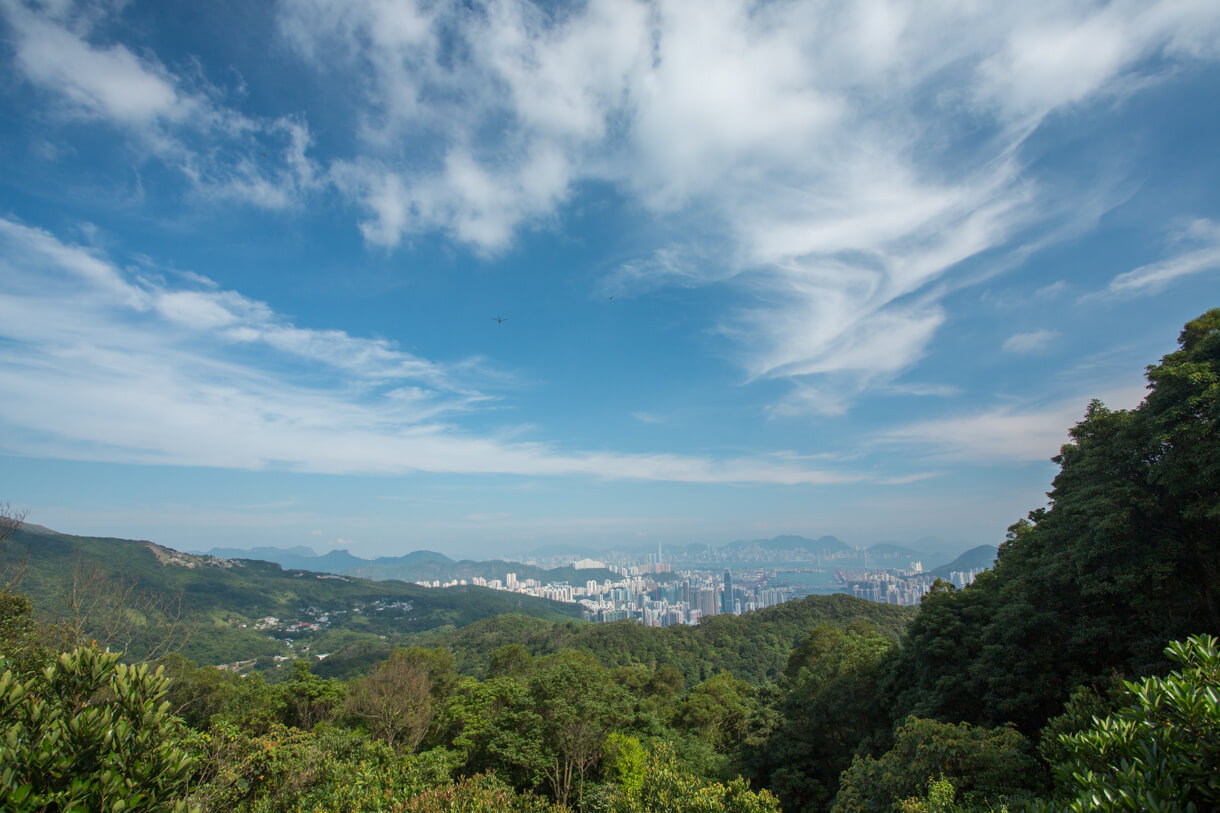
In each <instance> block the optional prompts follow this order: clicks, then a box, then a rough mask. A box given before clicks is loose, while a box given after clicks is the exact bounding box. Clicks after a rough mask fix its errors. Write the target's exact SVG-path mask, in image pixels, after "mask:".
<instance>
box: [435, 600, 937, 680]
mask: <svg viewBox="0 0 1220 813" xmlns="http://www.w3.org/2000/svg"><path fill="white" fill-rule="evenodd" d="M916 611H917V610H916V608H914V607H898V606H893V605H888V604H877V603H875V602H871V601H865V600H864V599H858V598H855V597H853V596H846V595H842V594H837V595H830V596H808V597H806V598H803V599H799V600H795V601H788V602H784V603H783V604H779V605H776V606H774V607H767V608H765V609H762V610H758V611H756V612H752V613H746V614H745V615H741V616H734V615H714V616H710V617H708V618H706V619H704V620H703V622H702V623H701V624H699V626H697V627H692V626H686V625H677V626H672V627H666V628H664V629H655V628H649V627H644V626H641V625H640V624H638V623H636V622H634V621H619V622H615V623H612V624H594V625H590V624H573V623H562V622H561V623H552V622H548V621H544V620H542V619H538V618H529V617H525V616H519V615H507V616H499V617H496V618H487V619H484V620H482V621H477V622H475V623H473V624H471V625H469V626H467V627H464V628H462V629H459V630H446V631H438V632H437V633H435V634H432V635H429V636H423V637H421V638H420V639H419V640H420V642H421V643H427V644H428V645H430V646H444V647H446V648H447V649H449V650H451V651H452V652H453V653H454V656H455V658H456V659H457V666H458V669H459V671H461V672H465V673H466V674H471V675H475V676H477V677H483V676H485V675H486V674H487V671H488V664H489V659H490V658H491V657H492V656H493V654H494V653H495V652H496V651H497V650H498V649H500V648H501V647H505V646H510V645H514V644H515V645H520V646H521V647H522V648H523V650H524V651H525V652H527V653H528V654H529V655H531V656H534V657H538V656H543V655H551V654H555V653H557V652H561V651H564V650H571V649H575V650H581V651H584V652H588V653H590V654H592V655H593V656H594V657H596V658H597V660H598V661H599V662H600V663H601V664H602V665H603V666H607V667H620V666H640V667H644V668H646V669H648V670H652V671H656V670H658V669H662V668H664V667H670V668H672V669H676V670H677V671H678V672H680V673H681V674H682V677H683V678H684V679H685V680H686V683H687V685H694V684H696V683H699V682H700V681H703V680H707V679H708V678H710V677H712V676H714V675H717V674H719V673H721V672H730V673H732V674H733V676H734V677H737V678H739V679H741V680H745V681H748V682H750V683H760V682H762V681H764V680H766V679H769V678H776V677H778V676H779V675H780V674H781V673H782V672H783V671H784V668H785V666H786V665H787V663H788V657H789V655H790V654H791V652H792V650H793V648H795V647H796V646H797V644H799V643H800V642H801V641H803V640H804V639H805V638H807V637H808V636H809V635H810V633H812V632H813V631H814V630H815V629H817V628H818V627H819V626H820V625H822V624H831V625H834V626H836V627H849V628H851V627H859V628H861V629H863V628H864V627H861V626H860V625H864V626H870V625H871V626H872V627H875V628H877V629H879V630H880V631H881V632H882V633H883V634H885V635H886V636H887V637H889V638H890V639H892V640H897V639H898V638H899V636H901V634H902V632H903V630H904V629H905V628H906V625H907V624H908V623H909V622H910V620H911V619H912V618H913V617H914V616H915V613H916Z"/></svg>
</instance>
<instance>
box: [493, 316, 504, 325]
mask: <svg viewBox="0 0 1220 813" xmlns="http://www.w3.org/2000/svg"><path fill="white" fill-rule="evenodd" d="M491 318H492V319H495V320H496V324H497V325H501V324H504V323H505V322H507V321H508V317H507V316H493V317H491Z"/></svg>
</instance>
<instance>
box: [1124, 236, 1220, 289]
mask: <svg viewBox="0 0 1220 813" xmlns="http://www.w3.org/2000/svg"><path fill="white" fill-rule="evenodd" d="M1173 245H1174V247H1175V248H1178V249H1179V251H1178V253H1176V254H1174V255H1173V256H1171V257H1169V258H1167V259H1164V260H1161V261H1159V262H1155V263H1149V264H1148V265H1141V266H1140V267H1139V268H1135V269H1132V270H1131V271H1127V272H1124V273H1122V274H1119V275H1118V276H1116V277H1115V278H1114V279H1112V280H1110V285H1109V287H1107V288H1106V293H1108V294H1113V295H1117V296H1129V295H1134V294H1140V293H1145V292H1149V291H1157V290H1160V289H1162V288H1164V287H1165V286H1167V285H1169V284H1170V283H1172V282H1173V281H1174V280H1176V279H1179V278H1181V277H1185V276H1190V275H1193V274H1201V273H1205V272H1207V271H1216V270H1220V223H1216V222H1215V221H1212V220H1207V219H1199V220H1195V221H1194V222H1192V223H1190V224H1189V225H1188V226H1186V227H1185V228H1184V229H1181V230H1180V231H1179V232H1178V233H1177V234H1175V235H1174V240H1173Z"/></svg>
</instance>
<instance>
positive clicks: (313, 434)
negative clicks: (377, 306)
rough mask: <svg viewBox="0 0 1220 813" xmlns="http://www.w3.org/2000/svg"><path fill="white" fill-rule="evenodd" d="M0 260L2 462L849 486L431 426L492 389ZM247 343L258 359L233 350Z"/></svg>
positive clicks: (32, 263)
mask: <svg viewBox="0 0 1220 813" xmlns="http://www.w3.org/2000/svg"><path fill="white" fill-rule="evenodd" d="M0 258H3V260H0V338H3V339H4V342H3V346H2V349H0V376H3V377H4V379H5V381H6V390H5V397H4V398H3V399H0V424H3V425H4V427H5V429H4V432H3V433H0V437H2V438H3V440H2V441H0V445H2V446H3V449H4V451H5V452H7V453H10V454H18V455H30V456H39V457H60V458H70V459H83V460H105V461H112V462H113V461H117V462H129V463H155V464H168V465H190V466H214V467H222V468H248V469H264V468H283V469H287V470H291V471H306V472H325V473H337V474H338V473H372V474H392V473H403V472H411V471H428V472H447V473H468V472H480V473H493V474H495V473H500V474H525V475H586V476H593V477H604V478H629V479H642V480H673V481H682V482H700V483H734V482H765V483H782V484H820V483H832V482H844V481H851V480H858V479H860V477H859V476H857V475H853V474H850V473H838V472H828V471H821V470H816V469H810V468H808V467H806V466H803V465H801V464H800V462H799V461H789V460H778V461H776V460H766V459H751V458H746V457H743V458H735V459H727V460H717V459H713V458H710V457H687V456H682V455H672V454H620V453H614V452H599V451H575V452H569V451H563V450H560V449H558V448H556V447H554V446H553V445H551V444H547V443H541V442H531V441H522V440H506V439H503V438H498V437H485V436H479V435H476V434H472V433H470V432H466V431H463V430H462V429H461V428H460V427H458V426H457V425H455V424H453V423H446V422H442V421H441V420H440V419H441V416H444V415H448V416H456V415H459V414H460V413H461V412H462V411H464V410H468V409H472V408H475V407H476V406H477V405H478V403H479V402H480V401H481V400H484V399H486V398H487V397H488V396H486V395H484V394H483V393H481V392H480V391H479V390H478V389H477V388H476V387H475V385H476V384H478V383H480V381H482V382H485V381H486V380H487V379H489V378H494V376H489V375H481V374H480V370H479V366H478V365H477V364H472V363H470V362H459V363H457V364H452V365H444V364H439V363H436V362H432V361H428V360H426V359H421V358H418V357H416V356H413V355H411V354H409V353H406V352H404V351H402V350H399V349H398V348H397V347H396V346H395V345H394V344H393V343H390V342H386V341H384V340H379V339H364V338H360V337H355V336H350V335H348V334H346V333H344V332H342V331H334V330H312V329H307V328H301V327H297V326H294V325H292V324H291V323H289V322H288V321H287V320H286V319H284V318H283V317H282V316H280V315H279V314H277V313H275V312H274V311H273V310H272V309H271V308H270V307H269V306H268V305H266V304H264V303H261V302H257V301H255V300H251V299H248V298H246V297H244V296H242V295H241V294H239V293H237V292H234V291H224V290H220V289H218V288H217V287H216V286H215V285H204V286H201V287H199V288H172V287H168V286H167V284H165V283H163V282H157V281H152V280H149V279H143V278H140V277H136V276H133V275H132V274H130V273H128V272H126V271H124V270H121V269H120V268H118V267H117V266H116V265H114V264H113V263H112V262H110V261H109V260H107V259H106V258H104V257H103V256H101V255H98V254H96V253H92V252H89V251H87V250H85V249H82V248H80V247H77V246H72V245H67V244H64V243H62V242H61V241H59V240H58V239H57V238H56V237H54V236H53V235H51V234H49V233H47V232H45V231H41V230H38V229H33V228H30V227H27V226H23V225H21V224H18V223H14V222H12V221H9V220H3V219H0ZM255 343H257V344H260V345H261V346H262V347H263V349H264V350H265V351H267V352H266V353H260V354H247V353H242V352H239V351H240V350H241V348H242V347H243V346H248V345H251V344H255ZM260 359H261V360H260ZM291 362H295V364H294V363H291ZM298 373H299V374H298ZM319 381H322V382H324V383H323V384H321V385H320V384H319V383H318V382H319Z"/></svg>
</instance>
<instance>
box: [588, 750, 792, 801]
mask: <svg viewBox="0 0 1220 813" xmlns="http://www.w3.org/2000/svg"><path fill="white" fill-rule="evenodd" d="M615 747H616V750H615V761H614V762H613V763H612V765H611V769H610V774H611V778H612V779H613V780H614V784H613V785H611V786H609V787H604V789H603V791H602V794H601V795H599V798H597V799H596V800H595V801H594V805H593V809H594V810H598V811H606V813H650V812H651V811H662V810H673V811H678V810H680V811H683V813H779V809H780V808H779V802H778V801H777V800H776V798H775V797H774V796H772V795H771V793H770V792H769V791H766V790H762V791H758V792H757V793H755V792H753V791H751V790H750V788H749V785H747V784H746V783H745V781H744V780H742V779H741V778H740V777H739V778H737V779H734V780H733V781H731V782H729V783H727V784H724V783H720V782H708V781H707V780H704V779H701V778H700V777H698V776H695V775H694V774H692V773H690V772H689V771H687V770H685V769H684V766H683V765H682V764H681V763H680V762H679V760H678V758H677V756H676V755H675V754H674V750H673V746H671V745H670V744H669V743H666V742H657V743H654V744H653V746H652V747H651V748H650V749H649V750H648V751H647V753H646V754H643V755H641V753H640V749H639V744H638V743H632V742H631V741H630V740H626V741H623V740H620V741H616V743H615Z"/></svg>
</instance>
